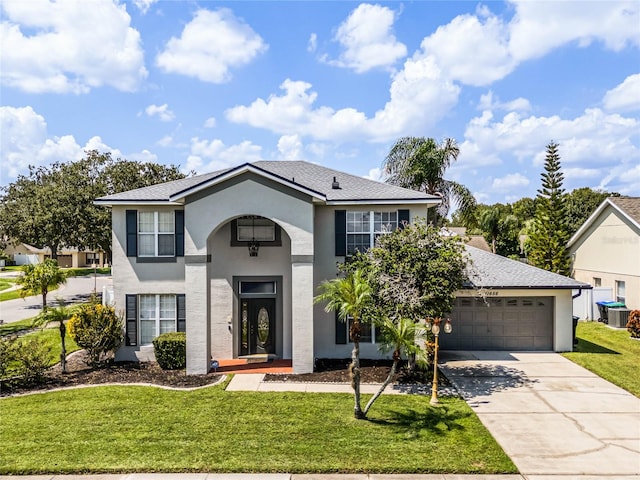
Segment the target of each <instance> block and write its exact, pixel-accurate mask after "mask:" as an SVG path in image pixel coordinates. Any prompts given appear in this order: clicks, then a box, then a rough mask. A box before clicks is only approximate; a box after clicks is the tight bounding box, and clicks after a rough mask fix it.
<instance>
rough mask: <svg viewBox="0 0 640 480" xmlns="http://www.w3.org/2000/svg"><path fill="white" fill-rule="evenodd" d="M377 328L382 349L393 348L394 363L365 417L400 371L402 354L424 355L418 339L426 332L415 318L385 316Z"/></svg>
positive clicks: (366, 408)
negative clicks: (395, 318) (396, 318)
mask: <svg viewBox="0 0 640 480" xmlns="http://www.w3.org/2000/svg"><path fill="white" fill-rule="evenodd" d="M376 329H379V330H380V332H381V337H380V338H381V341H382V343H381V344H380V350H382V351H383V352H388V351H390V350H393V363H392V364H391V370H390V371H389V375H387V378H386V379H385V381H384V382H383V383H382V385H381V386H380V388H379V389H378V391H377V392H376V393H375V395H373V397H371V398H370V399H369V402H368V403H367V405H366V406H365V407H364V412H363V413H364V416H365V417H366V416H367V413H369V409H370V408H371V406H372V405H373V403H374V402H375V401H376V400H377V399H378V397H379V396H380V395H382V392H384V390H385V388H387V385H389V384H390V383H391V381H392V380H393V377H394V375H395V374H396V372H397V371H398V365H399V364H400V361H401V360H402V354H403V353H405V354H406V355H407V356H415V357H418V356H421V355H424V351H423V350H422V349H421V348H420V346H419V345H418V340H420V339H423V338H424V337H425V333H426V332H425V330H424V328H419V326H418V324H416V323H415V322H414V321H413V320H411V319H408V318H400V319H399V320H398V321H396V322H394V321H392V320H391V319H389V318H384V319H382V320H381V321H380V322H379V323H377V324H376ZM376 331H377V330H376Z"/></svg>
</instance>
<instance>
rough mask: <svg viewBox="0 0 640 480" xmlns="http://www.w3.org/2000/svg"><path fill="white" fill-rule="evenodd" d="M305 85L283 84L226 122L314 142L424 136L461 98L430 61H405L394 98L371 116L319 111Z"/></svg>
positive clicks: (239, 109)
mask: <svg viewBox="0 0 640 480" xmlns="http://www.w3.org/2000/svg"><path fill="white" fill-rule="evenodd" d="M311 87H312V85H311V84H310V83H307V82H302V81H293V80H290V79H287V80H285V81H284V82H283V83H282V85H280V88H281V89H282V90H284V94H283V95H281V96H276V95H271V96H270V97H269V98H268V99H267V100H264V99H262V98H258V99H256V100H255V101H254V102H253V103H251V105H249V106H243V105H239V106H236V107H233V108H230V109H228V110H227V111H226V112H225V115H226V117H227V119H229V120H230V121H232V122H235V123H245V124H249V125H251V126H253V127H259V128H265V129H267V130H270V131H272V132H274V133H278V134H280V135H291V134H293V133H296V134H298V135H301V136H309V137H311V138H314V139H316V140H332V141H337V142H340V141H350V140H362V139H364V140H370V141H379V142H383V141H389V140H391V139H394V138H396V137H397V136H398V135H400V134H402V135H409V134H423V133H424V130H425V129H427V128H428V127H430V126H433V125H435V123H436V122H437V121H438V120H439V119H441V118H442V117H443V116H444V115H445V114H446V113H447V112H448V111H449V109H450V108H451V107H452V106H453V105H455V103H456V102H457V99H458V94H459V91H460V89H459V87H456V86H455V85H453V84H451V83H450V82H448V81H446V80H444V79H442V78H441V76H440V71H439V70H438V68H437V66H436V65H435V64H434V63H433V62H432V60H431V59H430V58H426V59H420V60H413V59H409V60H407V61H406V62H405V65H404V68H403V70H401V71H400V72H398V73H397V74H395V75H394V77H393V81H392V84H391V89H390V99H389V101H387V103H386V104H385V106H384V108H382V109H381V110H378V111H377V112H376V113H375V114H374V116H373V117H371V118H367V116H366V115H365V114H364V113H363V112H360V111H358V110H356V109H354V108H343V109H340V110H334V109H333V108H331V107H328V106H320V107H315V102H316V99H317V97H318V94H317V93H316V92H314V91H311Z"/></svg>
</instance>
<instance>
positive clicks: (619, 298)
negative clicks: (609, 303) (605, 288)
mask: <svg viewBox="0 0 640 480" xmlns="http://www.w3.org/2000/svg"><path fill="white" fill-rule="evenodd" d="M625 290H626V284H625V282H623V281H621V280H616V302H620V303H625V297H626V295H625Z"/></svg>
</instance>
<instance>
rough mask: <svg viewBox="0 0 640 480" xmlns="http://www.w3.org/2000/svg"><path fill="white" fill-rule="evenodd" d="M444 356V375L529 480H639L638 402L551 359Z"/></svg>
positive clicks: (554, 356) (480, 354)
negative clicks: (583, 479)
mask: <svg viewBox="0 0 640 480" xmlns="http://www.w3.org/2000/svg"><path fill="white" fill-rule="evenodd" d="M442 353H443V355H442V357H441V358H442V361H443V363H442V365H441V369H442V371H443V372H444V373H445V375H446V376H447V377H448V378H449V379H450V380H451V381H452V382H453V383H455V384H456V386H457V387H458V389H459V391H460V392H461V393H462V395H463V397H464V398H465V400H466V401H467V403H468V404H469V405H470V406H471V407H472V408H473V410H474V411H475V412H476V414H477V415H478V417H479V418H480V420H481V421H482V423H483V424H484V425H485V426H486V427H487V429H488V430H489V431H490V432H491V434H492V435H493V436H494V437H495V439H496V440H497V441H498V443H499V444H500V445H501V446H502V448H503V449H504V451H505V452H506V453H507V455H509V457H511V459H512V460H513V462H514V463H515V464H516V466H517V467H518V469H519V470H520V473H522V474H523V475H525V476H527V478H535V477H531V475H534V476H538V475H541V476H546V475H592V476H594V477H595V478H600V477H609V478H611V477H614V476H616V477H617V476H631V477H630V478H640V399H638V398H636V397H634V396H633V395H631V394H630V393H628V392H626V391H625V390H623V389H621V388H618V387H617V386H615V385H613V384H611V383H609V382H607V381H606V380H603V379H602V378H600V377H598V376H597V375H595V374H593V373H591V372H589V371H588V370H586V369H584V368H582V367H580V366H578V365H576V364H575V363H573V362H571V361H569V360H567V359H566V358H564V357H562V356H561V355H558V354H556V353H550V352H541V353H538V352H526V353H524V352H517V353H508V352H442ZM540 478H542V477H540ZM626 478H629V477H626Z"/></svg>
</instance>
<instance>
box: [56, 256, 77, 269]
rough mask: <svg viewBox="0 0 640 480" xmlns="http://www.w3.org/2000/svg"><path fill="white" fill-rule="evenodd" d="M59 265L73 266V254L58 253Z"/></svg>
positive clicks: (62, 266)
mask: <svg viewBox="0 0 640 480" xmlns="http://www.w3.org/2000/svg"><path fill="white" fill-rule="evenodd" d="M58 265H59V266H60V268H71V266H72V265H73V262H72V259H71V255H58Z"/></svg>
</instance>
